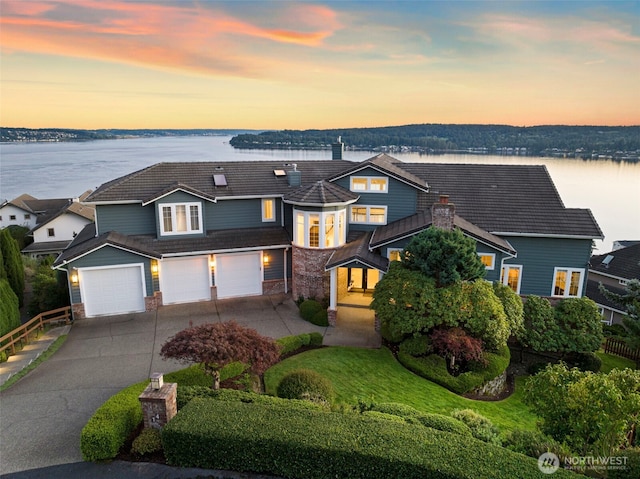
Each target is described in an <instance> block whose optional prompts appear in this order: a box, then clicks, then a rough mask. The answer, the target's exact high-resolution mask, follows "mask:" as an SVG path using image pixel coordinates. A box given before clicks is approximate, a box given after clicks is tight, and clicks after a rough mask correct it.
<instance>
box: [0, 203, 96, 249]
mask: <svg viewBox="0 0 640 479" xmlns="http://www.w3.org/2000/svg"><path fill="white" fill-rule="evenodd" d="M89 193H90V191H87V192H85V193H83V194H82V195H81V196H80V197H79V198H73V199H68V198H55V199H43V200H39V199H37V198H34V197H33V196H30V195H27V194H23V195H20V196H19V197H18V198H16V199H14V200H11V201H7V202H5V203H3V205H2V207H0V220H1V221H2V222H3V223H2V227H6V226H10V225H19V226H24V227H26V228H29V233H28V234H29V236H32V237H33V243H31V244H30V245H28V246H27V247H26V248H24V249H23V250H22V253H24V254H28V255H30V256H32V257H38V256H46V255H59V254H60V253H61V252H62V251H63V250H64V249H65V248H66V247H67V246H68V245H69V243H70V242H71V241H72V240H73V238H75V237H76V236H77V234H78V233H80V231H82V230H83V229H84V227H85V226H87V224H89V223H92V222H93V220H94V214H95V209H94V208H93V207H92V206H88V205H84V204H82V203H81V201H84V200H85V199H86V197H87V196H88V195H89Z"/></svg>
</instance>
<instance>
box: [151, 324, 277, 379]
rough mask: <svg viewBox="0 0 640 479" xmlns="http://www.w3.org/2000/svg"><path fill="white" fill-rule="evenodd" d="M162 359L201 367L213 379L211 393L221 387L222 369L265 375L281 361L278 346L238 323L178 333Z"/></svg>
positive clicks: (164, 347) (210, 325) (166, 347)
mask: <svg viewBox="0 0 640 479" xmlns="http://www.w3.org/2000/svg"><path fill="white" fill-rule="evenodd" d="M160 356H162V357H163V358H165V359H176V360H178V361H180V362H184V363H200V364H201V365H202V366H203V368H204V370H205V372H206V373H207V374H209V375H211V377H212V378H213V384H212V386H211V387H212V389H218V388H219V387H220V369H222V367H224V366H226V365H227V364H230V363H233V362H241V363H244V364H246V365H247V366H248V368H249V370H250V371H251V372H252V373H254V374H262V373H263V372H264V371H266V370H267V369H268V368H269V367H270V366H272V365H273V364H275V363H276V362H277V361H278V359H279V357H280V350H279V348H278V345H277V344H276V342H275V341H274V340H273V339H271V338H268V337H265V336H262V335H260V334H259V333H258V332H257V331H256V330H255V329H251V328H246V327H244V326H241V325H239V324H238V323H236V322H235V321H230V322H227V323H207V324H202V325H199V326H192V327H190V328H187V329H184V330H182V331H180V332H178V333H177V334H176V335H175V336H173V337H172V338H170V339H169V340H167V341H166V342H165V343H164V344H163V345H162V348H161V349H160Z"/></svg>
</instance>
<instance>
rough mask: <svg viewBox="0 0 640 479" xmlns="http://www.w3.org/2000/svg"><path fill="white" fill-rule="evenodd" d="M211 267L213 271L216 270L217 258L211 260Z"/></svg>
mask: <svg viewBox="0 0 640 479" xmlns="http://www.w3.org/2000/svg"><path fill="white" fill-rule="evenodd" d="M209 267H210V268H211V269H215V267H216V260H215V258H211V259H210V260H209Z"/></svg>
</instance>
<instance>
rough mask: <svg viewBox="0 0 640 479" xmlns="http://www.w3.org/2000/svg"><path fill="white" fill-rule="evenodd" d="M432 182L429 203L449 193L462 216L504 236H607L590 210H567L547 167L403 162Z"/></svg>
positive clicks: (406, 168)
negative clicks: (603, 233)
mask: <svg viewBox="0 0 640 479" xmlns="http://www.w3.org/2000/svg"><path fill="white" fill-rule="evenodd" d="M402 168H403V169H405V170H407V171H409V172H411V173H413V174H415V175H416V176H419V177H422V178H427V179H428V180H429V185H430V191H429V195H428V196H429V198H428V203H435V202H436V201H437V200H438V196H439V195H441V194H447V195H449V200H450V201H451V202H452V203H455V205H456V213H457V214H458V215H460V216H461V217H463V218H465V219H466V220H467V221H469V222H471V223H473V224H474V225H476V226H478V227H479V228H482V229H484V230H485V231H489V232H491V233H493V234H499V235H501V236H508V235H540V236H562V237H578V238H603V235H602V231H601V230H600V227H599V226H598V224H597V222H596V221H595V219H594V218H593V216H592V214H591V212H590V211H589V210H588V209H577V208H565V206H564V204H563V203H562V199H561V198H560V195H559V194H558V191H557V190H556V188H555V186H554V184H553V181H552V180H551V177H550V176H549V173H548V171H547V169H546V167H545V166H543V165H539V166H536V165H485V164H480V165H475V164H446V163H403V164H402Z"/></svg>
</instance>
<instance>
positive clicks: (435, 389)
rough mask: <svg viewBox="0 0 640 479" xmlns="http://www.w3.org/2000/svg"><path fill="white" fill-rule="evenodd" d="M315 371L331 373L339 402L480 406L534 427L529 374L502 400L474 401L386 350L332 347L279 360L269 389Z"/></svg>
mask: <svg viewBox="0 0 640 479" xmlns="http://www.w3.org/2000/svg"><path fill="white" fill-rule="evenodd" d="M299 368H306V369H313V370H315V371H317V372H319V373H321V374H323V375H324V376H326V377H328V378H329V379H330V380H331V382H332V384H333V387H334V389H335V392H336V401H337V402H339V403H345V404H356V403H357V402H358V400H359V399H362V400H364V401H375V402H399V403H403V404H408V405H410V406H413V407H415V408H416V409H418V410H420V411H424V412H430V413H439V414H447V415H448V414H450V412H451V411H452V410H453V409H467V408H470V409H475V410H476V411H478V412H479V413H480V414H483V415H484V416H486V417H488V418H489V419H491V420H492V421H493V422H494V424H496V425H497V426H498V427H500V428H501V429H502V430H503V431H507V430H512V429H531V430H533V429H535V422H536V416H535V415H534V414H533V413H531V412H530V411H529V410H528V409H527V407H526V406H525V405H524V404H523V403H522V386H523V381H524V378H519V380H517V381H516V392H515V393H514V394H513V395H512V396H511V397H509V398H507V399H505V400H503V401H473V400H470V399H466V398H463V397H460V396H458V395H457V394H454V393H452V392H451V391H449V390H447V389H445V388H443V387H441V386H438V385H437V384H435V383H432V382H431V381H427V380H426V379H423V378H421V377H419V376H416V375H415V374H413V373H412V372H410V371H408V370H407V369H405V368H404V367H403V366H402V365H401V364H400V363H398V362H397V361H396V359H395V358H394V357H393V355H392V354H391V351H389V350H388V349H386V348H381V349H360V348H348V347H331V348H322V349H316V350H312V351H307V352H304V353H301V354H297V355H295V356H292V357H290V358H288V359H285V360H284V361H282V362H280V363H278V364H276V365H275V366H273V367H272V368H271V369H269V370H268V371H267V372H266V373H265V375H264V382H265V387H266V391H267V393H269V394H274V395H275V391H276V388H277V385H278V382H279V381H280V379H281V378H282V377H283V376H284V375H285V374H286V373H287V372H289V371H292V370H294V369H299Z"/></svg>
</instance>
